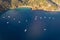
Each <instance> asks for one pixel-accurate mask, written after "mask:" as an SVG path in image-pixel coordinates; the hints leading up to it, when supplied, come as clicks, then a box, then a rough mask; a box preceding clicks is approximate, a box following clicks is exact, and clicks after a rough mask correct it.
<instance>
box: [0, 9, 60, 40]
mask: <svg viewBox="0 0 60 40" xmlns="http://www.w3.org/2000/svg"><path fill="white" fill-rule="evenodd" d="M25 29H27V32H25V31H24V30H25ZM44 29H46V30H45V31H44ZM0 40H60V12H47V11H43V10H34V11H33V10H31V9H30V8H23V9H22V8H21V9H20V8H17V9H14V10H8V11H7V12H5V13H2V14H1V15H0Z"/></svg>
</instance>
